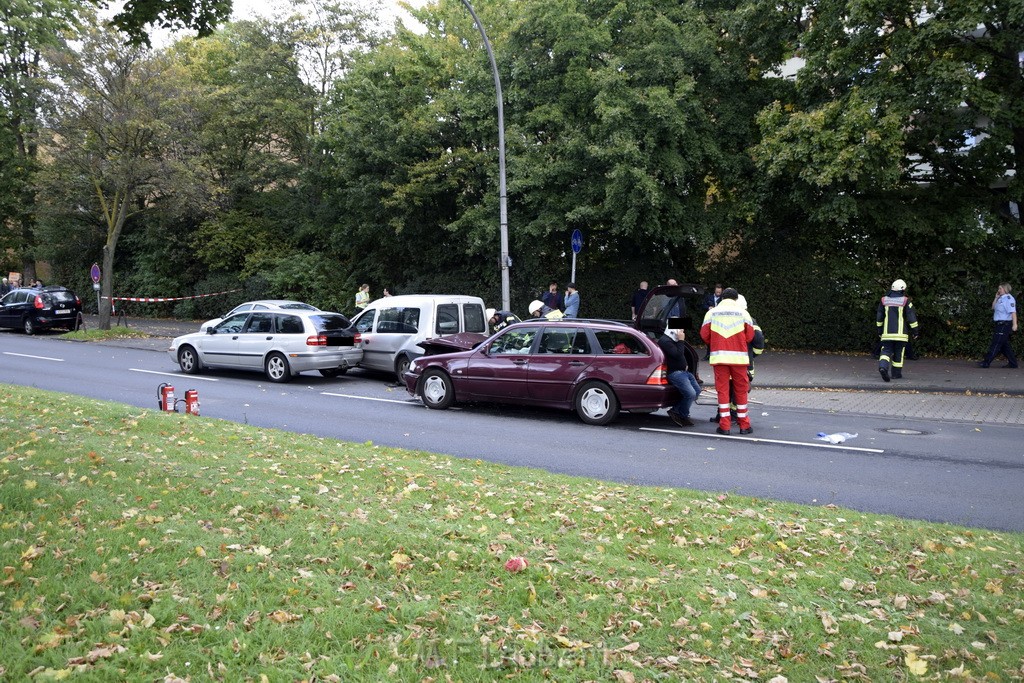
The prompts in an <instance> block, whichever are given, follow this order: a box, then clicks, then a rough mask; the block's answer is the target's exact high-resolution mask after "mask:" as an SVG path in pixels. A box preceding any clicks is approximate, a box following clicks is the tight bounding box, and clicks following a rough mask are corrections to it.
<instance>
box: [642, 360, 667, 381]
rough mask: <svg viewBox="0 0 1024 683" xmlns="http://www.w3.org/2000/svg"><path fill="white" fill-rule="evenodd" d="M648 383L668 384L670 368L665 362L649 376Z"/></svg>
mask: <svg viewBox="0 0 1024 683" xmlns="http://www.w3.org/2000/svg"><path fill="white" fill-rule="evenodd" d="M647 383H648V384H659V385H661V384H668V368H667V367H665V365H664V364H662V365H659V366H658V369H657V370H655V371H654V372H652V373H651V376H650V377H648V378H647Z"/></svg>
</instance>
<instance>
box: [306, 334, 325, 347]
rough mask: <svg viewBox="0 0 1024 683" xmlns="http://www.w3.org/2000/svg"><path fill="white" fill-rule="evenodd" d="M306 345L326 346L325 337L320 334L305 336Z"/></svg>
mask: <svg viewBox="0 0 1024 683" xmlns="http://www.w3.org/2000/svg"><path fill="white" fill-rule="evenodd" d="M306 346H327V337H326V336H324V335H322V334H320V335H317V336H315V337H306Z"/></svg>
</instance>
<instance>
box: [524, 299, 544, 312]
mask: <svg viewBox="0 0 1024 683" xmlns="http://www.w3.org/2000/svg"><path fill="white" fill-rule="evenodd" d="M542 308H544V302H543V301H540V300H538V299H534V300H533V301H531V302H530V308H529V309H528V310H529V311H530V315H533V314H534V313H536V312H537V311H539V310H540V309H542Z"/></svg>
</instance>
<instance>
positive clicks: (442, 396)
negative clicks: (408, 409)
mask: <svg viewBox="0 0 1024 683" xmlns="http://www.w3.org/2000/svg"><path fill="white" fill-rule="evenodd" d="M420 398H422V399H423V404H424V405H426V406H427V407H428V408H433V409H435V410H444V409H445V408H448V407H449V406H451V404H452V402H453V401H455V387H454V386H453V385H452V378H451V377H449V376H448V374H447V373H446V372H444V371H443V370H437V369H434V370H427V371H426V372H425V373H424V374H423V379H421V380H420Z"/></svg>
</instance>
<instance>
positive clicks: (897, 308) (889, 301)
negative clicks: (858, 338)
mask: <svg viewBox="0 0 1024 683" xmlns="http://www.w3.org/2000/svg"><path fill="white" fill-rule="evenodd" d="M875 323H876V324H877V326H878V334H879V336H880V337H881V338H882V341H907V339H908V332H909V330H913V331H914V332H915V333H916V332H917V312H916V311H915V310H914V304H913V303H912V302H911V301H910V297H907V296H903V295H902V294H897V293H896V292H889V295H888V296H883V297H882V300H881V301H880V302H879V303H878V311H877V312H876V313H875Z"/></svg>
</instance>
